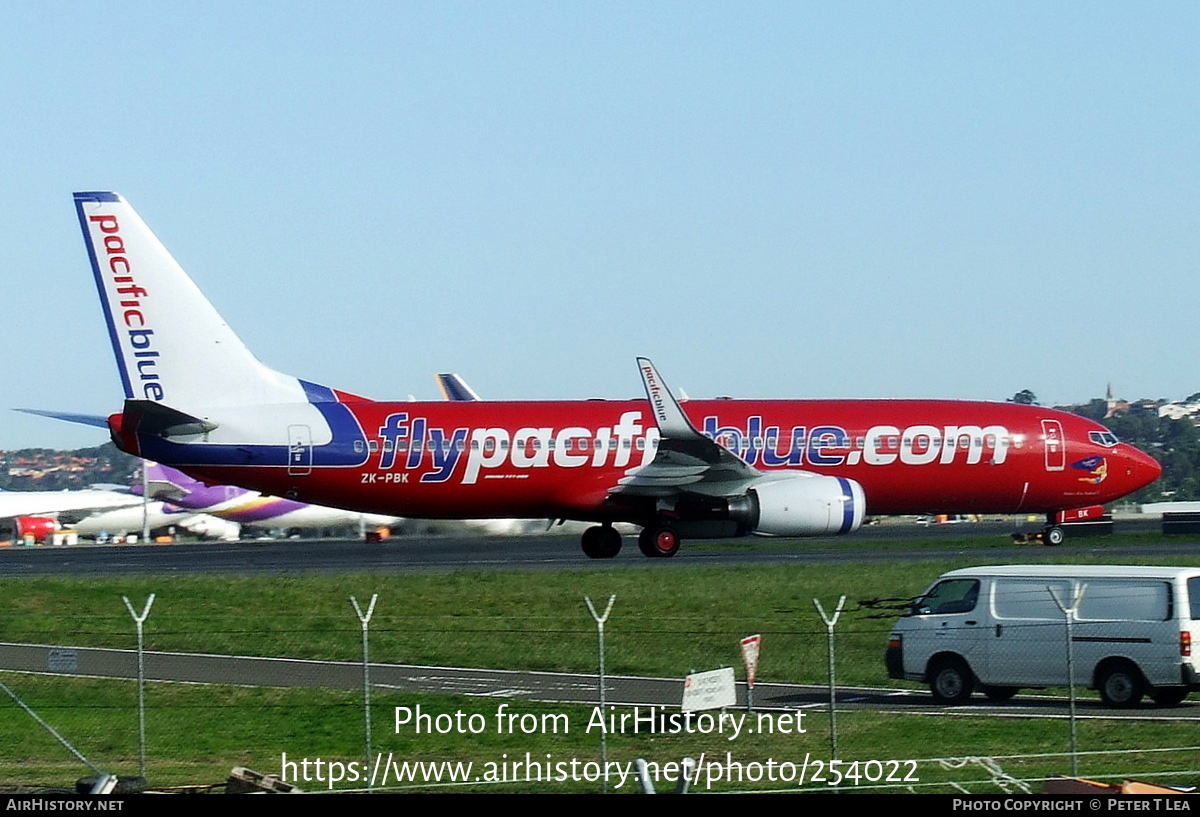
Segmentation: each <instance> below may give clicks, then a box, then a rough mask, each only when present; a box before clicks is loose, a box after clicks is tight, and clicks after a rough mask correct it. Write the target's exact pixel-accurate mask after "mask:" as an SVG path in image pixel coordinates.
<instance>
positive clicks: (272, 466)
mask: <svg viewBox="0 0 1200 817" xmlns="http://www.w3.org/2000/svg"><path fill="white" fill-rule="evenodd" d="M75 203H76V209H77V211H78V214H79V221H80V225H81V226H82V228H83V234H84V239H85V241H86V243H87V248H88V253H89V255H90V258H91V263H92V269H93V272H94V273H95V278H96V285H97V287H98V288H99V292H100V300H101V303H102V305H103V307H104V311H105V317H106V319H107V323H108V328H109V333H110V335H111V339H112V343H113V349H114V352H115V354H116V358H117V365H118V369H119V370H120V373H121V378H122V381H123V383H124V387H125V398H126V399H125V405H124V409H123V411H122V412H120V413H118V414H114V415H112V417H110V418H109V421H108V422H109V427H110V429H111V431H112V435H113V439H114V440H115V441H116V443H117V445H118V446H120V447H121V448H122V449H123V450H125V451H128V452H130V453H132V454H136V455H138V456H142V457H146V458H148V459H152V460H157V461H158V462H162V463H166V464H168V465H172V466H174V467H176V468H179V469H181V470H183V471H185V472H187V473H189V474H191V475H193V476H196V477H197V478H200V479H204V480H207V481H211V482H217V483H227V484H235V485H242V486H245V487H247V488H252V489H254V490H257V491H261V492H262V493H264V494H273V495H276V496H285V497H288V498H290V499H296V500H299V501H302V502H309V503H317V504H321V505H330V506H334V507H339V508H347V509H352V510H357V511H367V512H376V513H387V514H394V515H399V516H407V517H423V518H442V519H472V518H490V517H542V518H548V519H574V520H585V521H592V522H596V523H598V524H597V525H595V526H593V527H591V528H589V529H588V530H587V531H586V532H585V533H584V535H583V550H584V553H586V554H587V555H588V556H590V557H592V558H610V557H612V556H615V555H616V554H617V552H618V551H619V550H620V548H621V536H620V534H619V533H617V531H616V530H614V528H613V526H612V525H613V523H614V522H631V523H634V524H636V525H640V526H642V527H643V531H642V533H641V535H640V536H639V537H638V545H639V548H640V549H641V551H642V552H643V553H644V554H645V555H647V556H672V555H674V554H675V552H676V551H677V550H678V549H679V543H680V540H681V538H686V537H695V538H718V537H731V536H742V535H745V534H748V533H753V534H759V535H764V536H810V535H823V534H833V533H849V532H851V531H854V530H855V529H857V528H858V527H859V525H860V524H862V521H863V516H864V514H865V513H866V512H867V511H868V510H869V511H870V512H871V513H872V514H912V513H1038V514H1043V513H1044V514H1047V521H1048V524H1049V525H1050V526H1051V527H1050V528H1049V532H1050V534H1051V538H1052V539H1059V540H1060V539H1061V533H1062V532H1061V529H1060V528H1058V527H1056V526H1054V525H1053V522H1054V514H1055V513H1057V512H1059V511H1064V510H1070V509H1075V508H1083V507H1089V506H1095V505H1100V504H1102V503H1105V502H1110V501H1112V500H1114V499H1117V498H1118V497H1121V496H1124V495H1125V494H1128V493H1130V492H1131V491H1135V490H1137V489H1138V488H1141V487H1142V486H1144V485H1146V484H1148V483H1150V482H1152V481H1153V480H1155V479H1156V478H1157V477H1158V475H1159V473H1160V471H1161V469H1160V468H1159V466H1158V464H1157V463H1156V462H1155V461H1154V460H1153V459H1151V458H1150V457H1148V456H1147V455H1145V454H1143V453H1142V452H1140V451H1138V450H1136V449H1134V448H1132V447H1131V446H1128V445H1125V444H1122V443H1120V442H1118V441H1117V439H1116V438H1115V437H1114V436H1113V435H1112V433H1111V432H1109V431H1108V430H1107V429H1106V428H1104V427H1103V426H1101V425H1099V424H1097V423H1094V422H1092V421H1090V420H1087V419H1084V418H1082V417H1078V416H1075V415H1073V414H1066V413H1063V412H1059V411H1054V410H1052V409H1046V408H1041V407H1039V406H1023V405H1015V404H1009V403H979V402H955V401H942V400H853V401H850V400H836V401H834V400H826V401H820V400H804V401H791V400H689V401H687V402H685V403H684V404H683V405H682V406H681V405H680V403H678V402H677V401H676V400H675V398H674V397H673V396H672V394H671V392H670V390H669V389H668V388H667V386H666V384H665V383H664V382H663V381H662V379H661V378H660V377H659V375H658V373H657V372H656V371H655V369H654V367H653V365H652V364H651V363H650V361H649V360H646V359H644V358H642V359H639V360H638V368H639V371H640V373H641V377H642V384H643V387H644V389H645V392H646V399H645V400H624V401H608V400H587V401H570V402H565V401H564V402H501V401H486V402H477V401H466V402H430V403H420V402H400V403H389V402H377V401H374V400H369V399H367V398H364V397H359V396H356V395H353V394H348V393H346V392H342V391H337V390H335V389H331V388H329V387H326V386H321V385H317V384H315V383H310V382H307V381H304V380H299V379H297V378H295V377H292V376H290V375H285V374H282V373H280V372H277V371H274V370H273V369H270V368H268V367H266V366H265V365H263V364H262V363H260V362H259V361H258V360H257V359H256V358H255V357H254V356H253V355H252V354H251V353H250V351H249V350H248V349H247V348H246V346H245V345H244V344H243V343H242V341H241V340H240V339H239V338H238V337H237V335H235V334H234V332H233V331H232V330H231V329H230V328H229V326H228V325H227V324H226V323H225V322H224V320H222V319H221V317H220V315H218V314H217V312H216V310H215V309H214V308H213V306H212V305H211V304H210V303H209V302H208V300H207V299H206V298H205V297H204V295H203V294H202V293H201V292H200V290H199V289H198V288H197V287H196V285H195V284H194V283H193V282H192V280H191V279H190V278H189V277H188V276H187V274H186V273H185V272H184V271H183V269H182V268H181V267H180V266H179V265H178V264H177V263H176V262H175V260H174V259H173V258H172V257H171V255H170V253H168V252H167V250H166V249H165V248H164V247H163V245H162V244H161V243H160V242H159V241H158V239H157V238H155V236H154V234H153V233H152V232H151V231H150V230H149V228H147V227H146V225H145V223H144V222H143V221H142V220H141V219H140V218H139V217H138V215H137V213H135V212H134V210H133V208H131V207H130V206H129V205H128V204H127V203H126V202H125V201H124V200H123V199H122V198H121V197H120V196H118V195H116V194H115V193H76V194H75Z"/></svg>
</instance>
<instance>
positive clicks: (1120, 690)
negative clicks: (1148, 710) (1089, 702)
mask: <svg viewBox="0 0 1200 817" xmlns="http://www.w3.org/2000/svg"><path fill="white" fill-rule="evenodd" d="M1096 688H1097V689H1099V690H1100V700H1102V701H1104V703H1105V704H1106V705H1108V706H1111V707H1114V708H1116V709H1129V708H1130V707H1134V706H1137V705H1138V702H1139V701H1140V700H1142V695H1143V694H1144V693H1145V692H1146V682H1145V681H1144V680H1142V673H1141V672H1139V671H1138V668H1137V667H1135V666H1133V665H1132V664H1130V663H1127V662H1125V661H1120V662H1117V663H1115V664H1109V665H1108V666H1106V667H1105V668H1104V669H1102V670H1100V672H1098V673H1097V674H1096Z"/></svg>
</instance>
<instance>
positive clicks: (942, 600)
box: [908, 579, 979, 616]
mask: <svg viewBox="0 0 1200 817" xmlns="http://www.w3.org/2000/svg"><path fill="white" fill-rule="evenodd" d="M978 600H979V580H978V579H947V580H946V581H944V582H938V583H937V584H935V585H934V586H933V588H932V589H931V590H930V591H929V592H928V593H926V594H925V595H924V596H922V597H921V598H920V599H918V600H917V602H916V604H914V605H913V606H912V607H911V608H909V611H908V615H910V616H937V615H945V614H947V613H969V612H971V611H972V610H974V609H975V603H976V602H977V601H978Z"/></svg>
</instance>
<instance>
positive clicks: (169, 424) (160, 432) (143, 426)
mask: <svg viewBox="0 0 1200 817" xmlns="http://www.w3.org/2000/svg"><path fill="white" fill-rule="evenodd" d="M125 419H126V422H128V421H130V420H135V421H136V422H137V429H138V433H139V434H155V435H157V436H159V437H186V436H189V435H192V434H207V433H208V432H210V431H215V430H216V428H217V424H216V423H213V422H210V421H208V420H202V419H200V418H199V417H193V416H192V415H190V414H184V413H183V412H182V411H179V410H177V409H173V408H171V407H170V406H164V405H163V404H162V403H155V402H154V401H153V400H126V401H125Z"/></svg>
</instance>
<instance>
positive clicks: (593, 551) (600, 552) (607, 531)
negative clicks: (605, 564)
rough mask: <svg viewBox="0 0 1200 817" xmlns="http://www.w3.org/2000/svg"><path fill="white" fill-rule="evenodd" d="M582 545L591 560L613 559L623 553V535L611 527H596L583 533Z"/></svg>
mask: <svg viewBox="0 0 1200 817" xmlns="http://www.w3.org/2000/svg"><path fill="white" fill-rule="evenodd" d="M580 544H581V545H582V546H583V553H584V555H585V556H587V557H588V558H589V559H611V558H612V557H614V556H616V555H617V554H618V553H620V552H621V534H619V533H617V532H616V531H615V530H613V528H612V526H611V525H594V526H592V527H590V528H588V529H587V530H585V531H584V532H583V537H582V538H581V539H580Z"/></svg>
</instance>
